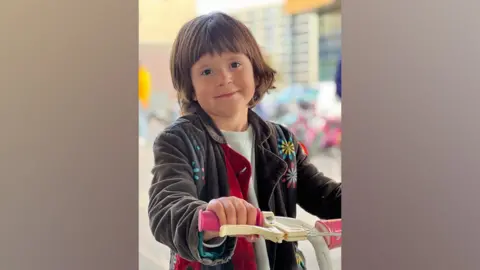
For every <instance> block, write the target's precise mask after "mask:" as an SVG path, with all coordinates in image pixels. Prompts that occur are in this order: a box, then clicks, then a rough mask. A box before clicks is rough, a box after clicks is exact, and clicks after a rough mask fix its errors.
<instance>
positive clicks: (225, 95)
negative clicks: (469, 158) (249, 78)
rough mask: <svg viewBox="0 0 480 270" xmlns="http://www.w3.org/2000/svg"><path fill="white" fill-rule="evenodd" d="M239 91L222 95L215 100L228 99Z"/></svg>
mask: <svg viewBox="0 0 480 270" xmlns="http://www.w3.org/2000/svg"><path fill="white" fill-rule="evenodd" d="M237 92H238V91H234V92H230V93H226V94H221V95H219V96H216V97H215V98H227V97H231V96H233V95H235V94H236V93H237Z"/></svg>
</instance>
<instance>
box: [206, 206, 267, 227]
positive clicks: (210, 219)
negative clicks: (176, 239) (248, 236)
mask: <svg viewBox="0 0 480 270" xmlns="http://www.w3.org/2000/svg"><path fill="white" fill-rule="evenodd" d="M263 221H264V220H263V214H262V211H260V209H258V211H257V226H260V227H262V226H263ZM198 231H200V232H205V231H209V232H218V231H220V220H219V219H218V217H217V215H216V214H215V213H214V212H212V211H208V210H200V213H199V215H198Z"/></svg>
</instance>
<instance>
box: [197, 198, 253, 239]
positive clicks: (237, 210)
mask: <svg viewBox="0 0 480 270" xmlns="http://www.w3.org/2000/svg"><path fill="white" fill-rule="evenodd" d="M206 210H208V211H212V212H214V213H215V214H216V215H217V217H218V219H219V221H220V226H222V225H256V222H257V211H258V210H257V208H256V207H255V206H253V205H252V204H250V203H248V202H247V201H245V200H242V199H239V198H237V197H221V198H218V199H213V200H211V201H210V202H209V203H208V206H207V209H206ZM218 236H219V235H218V232H205V233H204V236H203V240H204V241H208V240H210V239H213V238H216V237H218ZM250 238H251V239H249V240H250V241H254V240H255V238H254V237H250Z"/></svg>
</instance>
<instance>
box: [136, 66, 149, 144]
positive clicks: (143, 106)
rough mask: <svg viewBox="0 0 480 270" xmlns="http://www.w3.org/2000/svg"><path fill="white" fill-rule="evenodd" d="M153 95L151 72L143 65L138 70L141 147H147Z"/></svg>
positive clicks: (139, 137) (139, 140)
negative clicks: (149, 112)
mask: <svg viewBox="0 0 480 270" xmlns="http://www.w3.org/2000/svg"><path fill="white" fill-rule="evenodd" d="M150 95H151V77H150V72H148V70H147V68H146V67H145V66H143V65H142V64H141V63H140V64H139V69H138V100H139V106H138V107H139V110H138V131H139V136H138V142H139V145H140V146H145V144H146V142H147V136H148V109H149V105H150Z"/></svg>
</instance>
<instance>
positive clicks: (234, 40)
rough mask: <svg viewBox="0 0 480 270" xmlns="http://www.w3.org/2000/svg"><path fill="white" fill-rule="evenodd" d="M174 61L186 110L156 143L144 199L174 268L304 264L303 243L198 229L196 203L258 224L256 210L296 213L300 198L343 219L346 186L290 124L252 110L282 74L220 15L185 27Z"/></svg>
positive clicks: (226, 217)
mask: <svg viewBox="0 0 480 270" xmlns="http://www.w3.org/2000/svg"><path fill="white" fill-rule="evenodd" d="M170 60H171V65H170V67H171V74H172V81H173V85H174V87H175V89H176V90H177V93H178V95H177V97H178V100H179V104H180V105H181V109H182V113H183V116H182V117H180V118H179V119H178V120H177V121H176V122H174V123H173V124H172V125H170V126H169V127H167V128H166V129H165V130H164V131H163V132H162V133H161V134H160V135H159V136H158V137H157V139H156V140H155V142H154V147H153V153H154V160H155V165H154V167H153V169H152V173H153V180H152V185H151V187H150V190H149V197H150V202H149V206H148V215H149V218H150V225H151V230H152V233H153V235H154V237H155V239H156V240H157V241H158V242H160V243H162V244H165V245H166V246H168V247H169V248H170V249H171V251H172V259H171V265H170V269H177V270H180V269H181V270H184V269H204V270H213V269H217V270H219V269H225V270H226V269H235V270H256V269H259V270H266V269H303V267H304V265H305V262H304V261H302V259H299V260H297V258H303V254H302V252H301V251H300V250H299V249H298V245H297V243H292V242H284V243H281V244H277V243H273V242H266V241H265V240H264V239H262V238H255V237H252V236H248V237H225V238H220V237H219V236H218V233H215V232H204V233H203V232H199V231H198V226H197V224H198V215H199V211H200V210H210V211H213V212H214V213H216V215H217V216H218V218H219V220H220V224H221V225H224V224H248V225H254V224H255V223H256V217H257V211H258V210H259V209H261V210H262V211H272V212H274V213H275V215H279V216H287V217H293V218H295V217H296V209H297V204H298V205H300V206H301V207H302V208H303V209H305V210H306V211H307V212H309V213H310V214H313V215H315V216H317V217H319V218H322V219H333V218H340V217H341V194H342V186H341V183H337V182H335V181H333V180H332V179H330V178H327V177H325V176H324V175H323V174H322V173H320V172H319V171H318V169H317V168H316V167H315V166H314V165H313V164H312V163H311V162H310V159H309V157H308V156H307V153H306V152H305V151H304V149H303V147H302V146H301V144H299V143H298V142H297V140H296V138H295V136H294V135H293V134H292V133H291V132H290V131H289V130H288V129H286V128H285V127H283V126H281V125H278V124H275V123H272V122H268V121H264V120H262V119H261V118H260V117H259V116H258V115H257V114H256V113H255V112H254V111H253V110H252V109H253V108H254V107H255V106H256V105H257V104H258V103H259V102H260V101H261V100H262V98H263V96H264V95H265V94H266V93H267V92H268V91H269V90H270V89H274V86H273V83H274V81H275V74H276V72H275V71H274V70H273V69H272V68H271V67H270V66H269V65H267V64H266V62H265V60H264V59H263V57H262V54H261V53H260V50H259V47H258V44H257V42H256V41H255V39H254V37H253V36H252V34H251V32H250V31H249V30H248V28H247V27H246V26H245V25H244V24H242V23H241V22H239V21H238V20H236V19H234V18H232V17H230V16H228V15H226V14H224V13H211V14H208V15H202V16H199V17H197V18H195V19H193V20H191V21H189V22H187V23H186V24H185V25H184V26H183V27H182V28H181V30H180V32H179V33H178V36H177V38H176V40H175V42H174V45H173V50H172V54H171V59H170Z"/></svg>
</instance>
